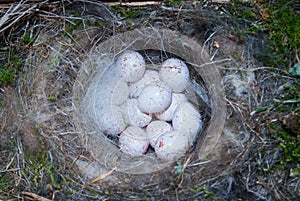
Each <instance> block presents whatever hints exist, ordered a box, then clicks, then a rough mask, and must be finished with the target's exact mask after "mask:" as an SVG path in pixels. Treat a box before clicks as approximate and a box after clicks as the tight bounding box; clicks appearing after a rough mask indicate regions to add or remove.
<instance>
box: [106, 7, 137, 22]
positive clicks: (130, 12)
mask: <svg viewBox="0 0 300 201" xmlns="http://www.w3.org/2000/svg"><path fill="white" fill-rule="evenodd" d="M111 10H112V11H114V12H117V13H120V14H121V15H122V16H123V17H125V18H126V19H133V18H135V17H137V16H138V15H140V14H141V11H140V10H139V9H134V8H127V7H120V6H112V7H111Z"/></svg>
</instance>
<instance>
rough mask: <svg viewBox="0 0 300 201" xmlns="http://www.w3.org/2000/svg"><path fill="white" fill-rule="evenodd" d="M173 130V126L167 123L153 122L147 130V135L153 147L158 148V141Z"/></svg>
mask: <svg viewBox="0 0 300 201" xmlns="http://www.w3.org/2000/svg"><path fill="white" fill-rule="evenodd" d="M171 130H173V128H172V126H171V125H170V124H168V123H167V122H165V121H159V120H157V121H152V122H151V123H150V124H149V125H148V126H147V128H146V133H147V136H148V139H149V142H150V145H151V146H152V147H154V146H156V144H157V139H158V138H159V137H160V136H161V135H162V134H164V133H167V132H169V131H171Z"/></svg>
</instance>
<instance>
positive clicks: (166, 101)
mask: <svg viewBox="0 0 300 201" xmlns="http://www.w3.org/2000/svg"><path fill="white" fill-rule="evenodd" d="M137 100H138V107H139V108H140V110H141V111H142V112H145V113H148V114H149V113H156V112H162V111H164V110H166V109H167V108H168V107H169V106H170V104H171V101H172V92H171V90H170V89H169V88H168V87H166V86H165V85H163V84H162V83H160V82H155V83H152V84H149V85H147V86H146V87H145V88H144V89H143V90H142V92H141V94H140V96H139V97H138V99H137Z"/></svg>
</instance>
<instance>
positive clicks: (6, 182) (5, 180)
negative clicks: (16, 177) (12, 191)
mask: <svg viewBox="0 0 300 201" xmlns="http://www.w3.org/2000/svg"><path fill="white" fill-rule="evenodd" d="M12 180H13V179H12V178H11V176H9V175H7V174H2V173H1V174H0V192H1V191H2V192H6V191H8V189H9V188H10V187H11V186H12V183H11V181H12Z"/></svg>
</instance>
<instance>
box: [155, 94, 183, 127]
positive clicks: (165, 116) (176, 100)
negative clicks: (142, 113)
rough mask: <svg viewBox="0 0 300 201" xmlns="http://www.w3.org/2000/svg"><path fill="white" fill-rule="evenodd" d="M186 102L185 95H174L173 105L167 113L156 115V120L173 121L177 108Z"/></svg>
mask: <svg viewBox="0 0 300 201" xmlns="http://www.w3.org/2000/svg"><path fill="white" fill-rule="evenodd" d="M185 102H187V98H186V96H185V95H184V94H181V93H172V102H171V105H170V106H169V107H168V109H166V110H165V111H163V112H161V113H155V116H156V118H158V119H159V120H163V121H171V120H172V119H173V117H174V114H175V111H176V110H177V108H178V107H179V106H180V105H182V104H183V103H185Z"/></svg>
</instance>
